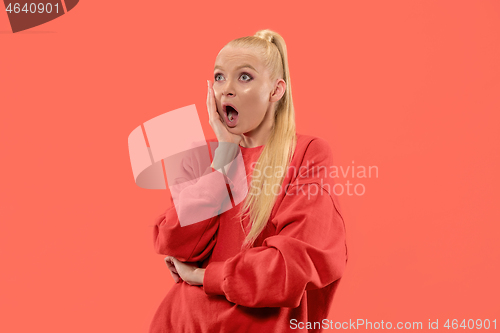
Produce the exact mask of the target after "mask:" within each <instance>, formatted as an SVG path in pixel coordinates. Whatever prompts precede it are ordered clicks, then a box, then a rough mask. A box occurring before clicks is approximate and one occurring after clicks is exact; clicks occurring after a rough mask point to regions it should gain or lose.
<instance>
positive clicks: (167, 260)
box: [165, 256, 177, 273]
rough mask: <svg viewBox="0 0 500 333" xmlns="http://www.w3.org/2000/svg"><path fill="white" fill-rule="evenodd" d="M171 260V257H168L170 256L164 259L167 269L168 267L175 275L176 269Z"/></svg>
mask: <svg viewBox="0 0 500 333" xmlns="http://www.w3.org/2000/svg"><path fill="white" fill-rule="evenodd" d="M172 258H173V257H170V256H169V257H166V258H165V263H166V264H167V267H168V269H169V270H171V271H174V272H175V273H177V269H176V268H175V265H174V263H173V262H172Z"/></svg>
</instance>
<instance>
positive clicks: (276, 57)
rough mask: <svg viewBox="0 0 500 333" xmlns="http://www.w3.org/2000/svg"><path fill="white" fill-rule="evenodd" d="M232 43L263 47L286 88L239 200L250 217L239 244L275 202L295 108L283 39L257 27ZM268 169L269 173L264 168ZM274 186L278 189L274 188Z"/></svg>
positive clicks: (249, 238) (290, 146)
mask: <svg viewBox="0 0 500 333" xmlns="http://www.w3.org/2000/svg"><path fill="white" fill-rule="evenodd" d="M227 45H228V46H234V47H248V48H254V47H255V48H258V49H260V50H262V51H263V59H264V61H265V64H266V66H267V68H269V69H270V72H271V78H272V79H273V80H274V79H278V78H282V79H283V80H284V81H285V83H286V90H285V93H284V95H283V96H282V98H281V99H280V101H279V103H278V104H277V106H276V111H275V120H274V126H273V129H272V132H271V134H270V136H269V139H268V141H267V143H266V144H265V145H264V148H263V150H262V152H261V155H260V156H259V159H258V160H257V163H256V165H255V168H254V170H253V174H252V180H251V186H250V189H249V193H248V195H247V197H246V198H245V201H244V202H243V205H242V208H241V212H240V214H239V215H238V216H237V217H238V218H240V221H241V219H242V218H245V217H247V216H249V217H250V223H251V229H250V231H249V233H248V235H246V237H245V240H244V243H243V246H242V248H249V247H251V246H253V244H254V242H255V240H256V239H257V237H258V236H259V235H260V234H261V232H262V231H263V230H264V228H265V227H266V225H267V222H268V220H269V218H270V216H271V212H272V209H273V207H274V204H275V202H276V199H277V196H276V194H277V193H276V192H278V193H279V192H280V191H282V184H283V180H284V178H285V176H286V170H288V167H289V165H290V162H291V159H292V156H293V152H294V151H295V147H296V144H297V139H296V132H295V111H294V107H293V99H292V87H291V83H290V73H289V70H288V57H287V50H286V44H285V40H284V39H283V38H282V37H281V36H280V35H279V34H278V33H277V32H274V31H271V30H268V29H266V30H260V31H258V32H257V33H255V35H254V36H249V37H242V38H238V39H235V40H233V41H231V42H229V43H228V44H227ZM265 168H267V169H270V170H271V175H270V176H269V177H268V172H264V169H265ZM276 188H278V189H279V191H276Z"/></svg>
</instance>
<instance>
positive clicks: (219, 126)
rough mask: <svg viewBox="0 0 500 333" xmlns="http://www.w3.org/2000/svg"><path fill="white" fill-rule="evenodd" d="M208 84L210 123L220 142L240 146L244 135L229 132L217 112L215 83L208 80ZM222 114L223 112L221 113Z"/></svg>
mask: <svg viewBox="0 0 500 333" xmlns="http://www.w3.org/2000/svg"><path fill="white" fill-rule="evenodd" d="M207 84H208V94H207V110H208V117H209V118H208V122H209V123H210V126H212V129H213V130H214V132H215V135H216V136H217V140H218V141H219V142H231V143H235V144H236V145H239V144H240V142H241V140H243V135H242V134H233V133H231V132H229V130H228V129H227V127H226V124H225V122H224V118H223V117H222V116H221V115H220V114H219V113H218V112H217V104H216V103H215V93H214V89H213V83H212V84H211V83H210V81H208V80H207ZM221 112H222V111H221Z"/></svg>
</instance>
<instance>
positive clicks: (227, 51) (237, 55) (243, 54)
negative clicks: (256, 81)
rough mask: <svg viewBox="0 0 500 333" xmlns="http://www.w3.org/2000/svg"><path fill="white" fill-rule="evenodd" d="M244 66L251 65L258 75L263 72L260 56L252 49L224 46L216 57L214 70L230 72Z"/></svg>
mask: <svg viewBox="0 0 500 333" xmlns="http://www.w3.org/2000/svg"><path fill="white" fill-rule="evenodd" d="M245 64H248V65H251V66H252V67H254V68H255V69H256V70H257V72H259V73H260V72H261V71H262V72H264V71H265V68H264V63H263V61H262V59H261V55H260V54H258V53H257V52H256V51H255V50H254V49H248V48H234V47H230V46H226V47H224V48H223V49H222V50H221V51H220V52H219V54H218V55H217V58H216V59H215V65H214V70H217V69H224V70H231V69H233V68H236V67H238V66H241V65H245Z"/></svg>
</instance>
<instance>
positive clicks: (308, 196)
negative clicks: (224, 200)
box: [150, 30, 347, 333]
mask: <svg viewBox="0 0 500 333" xmlns="http://www.w3.org/2000/svg"><path fill="white" fill-rule="evenodd" d="M214 69H215V70H214V82H213V84H210V82H208V96H207V108H208V114H209V119H210V125H211V126H212V128H213V130H214V132H215V134H216V136H217V141H218V142H219V143H221V142H225V143H229V144H232V145H234V146H236V145H237V146H236V147H238V148H239V150H240V151H241V155H242V158H243V161H244V165H245V169H246V170H250V172H249V173H248V176H250V175H251V177H249V178H248V182H249V189H248V191H249V192H248V195H247V196H246V198H245V200H244V201H243V202H241V203H239V204H237V205H236V206H235V207H234V208H232V209H230V210H227V211H225V212H223V213H222V214H220V215H217V216H214V217H212V218H209V219H206V220H204V221H201V222H198V223H194V224H190V225H187V226H181V225H180V224H179V218H178V216H177V213H176V210H175V209H174V207H170V208H169V209H167V211H166V212H165V213H164V214H162V215H161V216H159V217H158V218H157V220H156V221H155V229H154V245H155V250H156V251H157V252H158V253H160V254H165V255H167V257H166V258H165V261H166V263H167V266H168V268H169V270H170V272H171V274H172V276H173V278H174V280H175V281H176V282H177V283H176V284H175V285H174V286H173V287H172V289H171V290H170V291H169V293H168V294H167V296H166V297H165V299H164V300H163V302H162V303H161V304H160V307H159V308H158V310H157V312H156V314H155V316H154V318H153V321H152V323H151V326H150V332H151V333H159V332H290V331H293V332H320V331H321V330H322V327H323V326H324V325H325V324H324V323H325V322H326V318H327V317H328V312H329V309H330V305H331V302H332V299H333V296H334V293H335V290H336V288H337V286H338V283H339V281H340V278H341V277H342V274H343V272H344V269H345V265H346V262H347V247H346V243H345V227H344V222H343V219H342V216H341V214H340V212H339V204H338V200H337V198H336V196H335V195H334V194H333V185H334V183H333V179H332V178H331V177H328V170H329V169H330V167H331V166H333V160H332V153H331V149H330V147H329V145H328V143H327V142H326V141H325V140H323V139H320V138H316V137H313V136H308V135H301V134H297V133H296V132H295V116H294V108H293V101H292V91H291V85H290V75H289V70H288V61H287V52H286V45H285V42H284V40H283V38H282V37H281V36H280V35H279V34H277V33H276V32H273V31H270V30H261V31H259V32H257V33H256V34H255V35H254V36H251V37H243V38H238V39H235V40H233V41H231V42H229V43H228V44H227V45H226V46H224V48H222V50H221V51H220V52H219V54H218V56H217V59H216V61H215V68H214ZM313 116H314V115H313ZM223 155H224V154H217V153H216V154H215V156H214V163H213V164H216V161H217V164H221V165H225V164H226V163H227V162H228V160H227V154H226V156H225V157H224V156H223ZM221 156H222V157H221ZM232 158H234V155H231V156H230V159H232ZM325 171H326V172H325ZM214 173H215V172H214ZM202 183H203V182H202V181H200V182H199V183H197V184H196V186H199V187H198V188H197V190H196V191H194V190H193V191H192V192H190V193H191V195H192V196H196V195H197V193H202V192H203V193H204V195H201V194H199V195H198V197H197V198H196V200H194V202H196V203H197V204H198V205H202V204H203V203H204V202H203V200H207V201H206V202H208V200H209V199H210V198H206V197H207V196H208V195H207V193H210V192H209V191H205V190H207V187H208V185H203V184H202ZM203 186H205V190H204V189H202V187H203ZM214 191H217V190H214ZM214 197H215V196H213V197H211V199H213V198H214ZM323 319H325V321H323ZM308 322H309V324H308ZM322 324H323V325H322Z"/></svg>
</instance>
